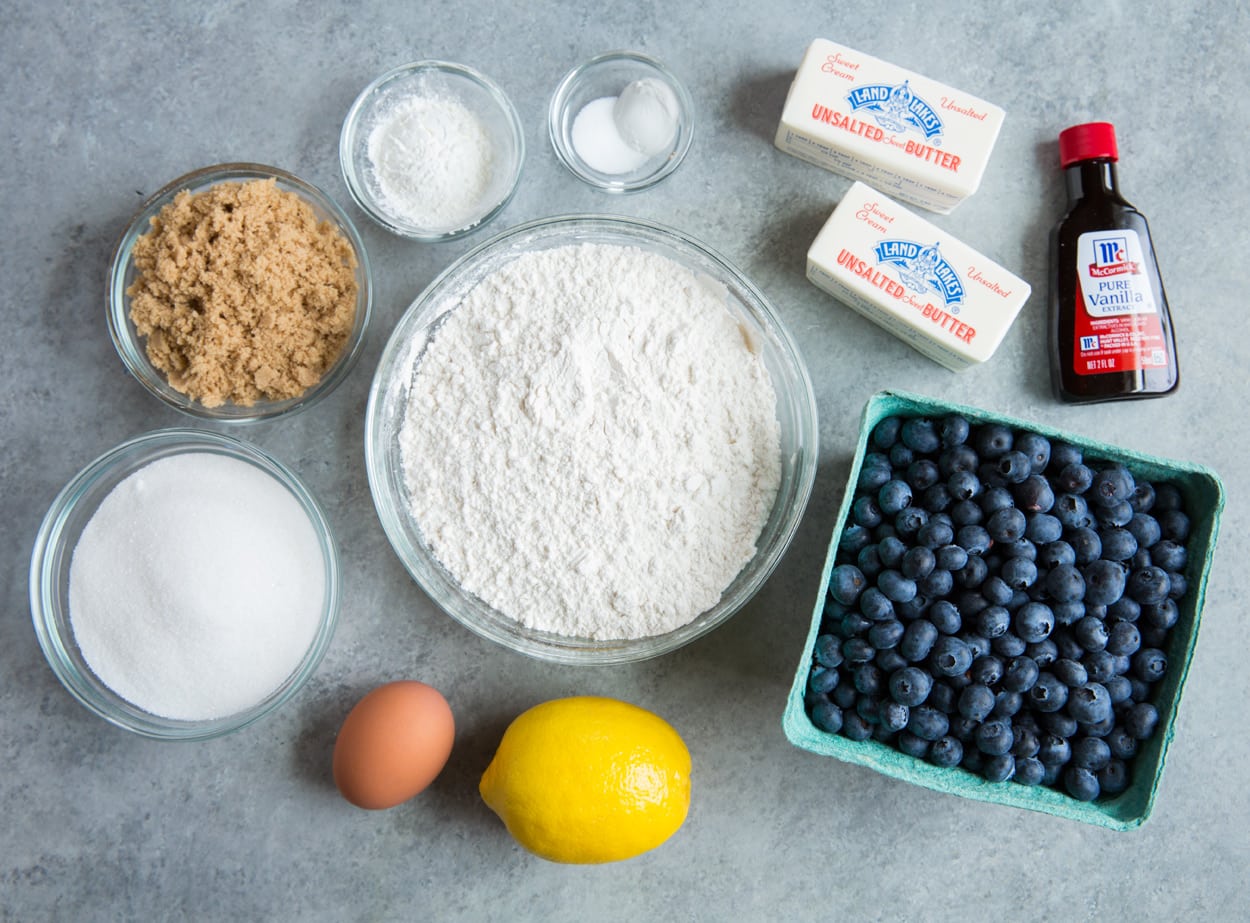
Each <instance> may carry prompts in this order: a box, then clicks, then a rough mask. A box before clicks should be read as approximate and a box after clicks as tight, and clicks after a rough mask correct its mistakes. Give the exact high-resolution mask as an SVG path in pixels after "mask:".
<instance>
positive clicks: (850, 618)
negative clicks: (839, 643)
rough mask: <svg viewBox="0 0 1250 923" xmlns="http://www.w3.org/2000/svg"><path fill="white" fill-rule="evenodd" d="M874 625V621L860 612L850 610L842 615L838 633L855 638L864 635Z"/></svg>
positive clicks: (844, 636)
mask: <svg viewBox="0 0 1250 923" xmlns="http://www.w3.org/2000/svg"><path fill="white" fill-rule="evenodd" d="M871 627H872V622H870V621H868V619H866V618H864V617H863V615H861V614H860V613H858V612H848V613H847V614H846V615H844V616H842V621H841V623H840V624H839V626H838V633H839V634H840V635H841V636H842V637H843V638H855V637H858V636H859V635H862V634H863V633H864V632H866V631H867V630H868V629H869V628H871Z"/></svg>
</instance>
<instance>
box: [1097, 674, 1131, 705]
mask: <svg viewBox="0 0 1250 923" xmlns="http://www.w3.org/2000/svg"><path fill="white" fill-rule="evenodd" d="M1103 685H1104V686H1106V687H1107V695H1109V696H1111V704H1112V705H1113V706H1114V705H1119V704H1121V703H1123V702H1127V701H1129V700H1130V699H1131V698H1132V696H1133V683H1132V681H1131V680H1129V678H1128V677H1127V676H1124V675H1123V674H1120V675H1116V676H1113V677H1111V678H1110V679H1108V680H1107V681H1106V682H1104V683H1103Z"/></svg>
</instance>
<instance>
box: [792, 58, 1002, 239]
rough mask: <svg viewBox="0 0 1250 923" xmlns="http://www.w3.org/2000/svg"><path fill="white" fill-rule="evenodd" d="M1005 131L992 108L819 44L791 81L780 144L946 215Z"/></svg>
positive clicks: (973, 186) (975, 180)
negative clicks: (1002, 129)
mask: <svg viewBox="0 0 1250 923" xmlns="http://www.w3.org/2000/svg"><path fill="white" fill-rule="evenodd" d="M1002 124H1003V110H1002V109H1000V108H998V107H997V106H995V105H993V104H991V103H987V102H985V101H984V100H981V99H978V98H977V97H975V96H972V95H970V94H968V93H964V92H961V91H960V90H955V89H952V88H951V87H948V86H943V85H942V84H940V83H938V82H937V81H935V80H930V79H928V78H927V77H922V76H921V75H920V74H915V73H912V72H911V71H908V70H904V69H903V68H901V67H895V66H894V65H893V64H889V63H887V62H885V61H882V60H880V59H879V58H874V57H872V56H871V55H866V54H861V53H860V52H858V51H853V50H852V49H850V48H847V47H845V46H843V45H838V44H836V43H834V42H830V41H827V40H825V39H817V40H816V41H814V42H812V43H811V45H809V46H808V48H807V52H806V54H804V55H803V61H802V63H801V64H800V65H799V69H798V71H797V72H796V73H795V75H794V82H793V83H791V85H790V92H789V94H788V95H787V96H786V103H785V108H784V109H783V110H782V114H781V123H780V124H779V125H778V127H777V137H776V139H775V143H776V145H777V147H778V148H780V149H781V150H783V151H785V152H786V153H787V154H793V155H794V156H795V157H798V158H800V159H801V160H806V161H808V162H809V163H814V164H816V165H817V166H819V167H824V168H825V169H826V170H832V171H833V172H835V173H840V174H842V175H843V176H849V177H850V178H851V179H858V180H863V181H864V182H866V183H868V184H870V185H872V186H875V187H876V188H878V189H881V190H883V191H885V192H888V193H889V194H890V195H892V196H893V197H894V198H896V199H899V200H900V201H903V202H908V203H910V204H912V205H919V206H920V207H922V208H927V209H929V210H930V211H935V212H939V213H942V214H945V213H947V212H949V211H951V209H953V208H954V207H955V206H956V205H958V204H959V203H960V202H962V201H963V200H964V199H965V198H967V197H968V196H970V195H972V193H974V192H976V191H977V187H978V186H980V185H981V176H982V174H983V173H984V172H985V165H986V164H987V163H988V162H989V159H990V152H991V151H992V150H993V149H994V142H995V141H996V140H997V139H998V132H999V129H1000V128H1001V127H1002Z"/></svg>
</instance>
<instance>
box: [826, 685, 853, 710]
mask: <svg viewBox="0 0 1250 923" xmlns="http://www.w3.org/2000/svg"><path fill="white" fill-rule="evenodd" d="M829 699H830V701H832V702H833V704H834V705H836V706H838V707H839V708H840V709H842V710H843V711H844V712H845V711H846V710H847V709H851V708H854V707H855V703H856V702H857V701H858V700H859V693H858V692H856V691H855V685H854V683H838V685H837V688H835V689H834V690H833V692H831V693H829Z"/></svg>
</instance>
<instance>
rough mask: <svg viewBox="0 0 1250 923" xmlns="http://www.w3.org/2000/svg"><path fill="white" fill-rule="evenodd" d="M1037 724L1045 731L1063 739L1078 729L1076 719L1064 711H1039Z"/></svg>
mask: <svg viewBox="0 0 1250 923" xmlns="http://www.w3.org/2000/svg"><path fill="white" fill-rule="evenodd" d="M1038 724H1040V725H1041V728H1042V730H1044V731H1046V732H1047V733H1050V734H1054V735H1055V736H1056V737H1063V738H1065V739H1067V738H1070V737H1072V735H1074V734H1075V733H1076V732H1077V731H1078V730H1079V729H1080V725H1079V724H1078V723H1077V720H1076V719H1075V718H1073V717H1072V716H1071V715H1069V714H1068V713H1067V712H1065V711H1052V712H1043V713H1040V714H1039V715H1038Z"/></svg>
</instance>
